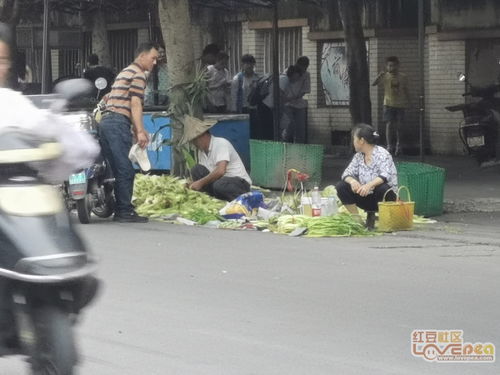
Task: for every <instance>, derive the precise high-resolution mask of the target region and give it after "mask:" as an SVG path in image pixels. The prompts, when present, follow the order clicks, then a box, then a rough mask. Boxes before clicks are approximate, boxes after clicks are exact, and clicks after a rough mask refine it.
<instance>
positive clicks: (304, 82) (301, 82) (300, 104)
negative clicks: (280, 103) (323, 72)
mask: <svg viewBox="0 0 500 375" xmlns="http://www.w3.org/2000/svg"><path fill="white" fill-rule="evenodd" d="M284 91H285V97H287V98H292V100H290V101H288V102H287V103H286V105H287V106H289V107H293V108H307V100H305V99H304V98H303V96H304V95H305V94H309V93H310V92H311V75H310V74H309V72H308V71H306V72H304V74H302V75H301V76H300V78H299V79H298V80H297V81H296V82H293V83H291V82H290V81H289V82H288V85H287V86H286V88H285V90H284Z"/></svg>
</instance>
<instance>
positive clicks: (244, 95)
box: [230, 55, 262, 139]
mask: <svg viewBox="0 0 500 375" xmlns="http://www.w3.org/2000/svg"><path fill="white" fill-rule="evenodd" d="M241 65H242V71H241V72H239V73H238V74H236V75H235V76H234V78H233V81H232V82H231V100H230V110H231V112H235V113H248V114H249V115H250V138H251V139H261V133H262V132H261V130H260V123H259V119H258V114H257V106H256V105H255V104H252V103H250V102H249V96H250V93H251V92H252V90H253V89H254V88H255V87H256V86H257V82H258V80H259V75H258V74H257V73H255V70H254V69H255V57H253V56H252V55H243V56H242V57H241Z"/></svg>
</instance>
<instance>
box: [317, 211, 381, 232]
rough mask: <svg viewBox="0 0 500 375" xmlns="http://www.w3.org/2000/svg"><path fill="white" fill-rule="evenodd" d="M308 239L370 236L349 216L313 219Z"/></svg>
mask: <svg viewBox="0 0 500 375" xmlns="http://www.w3.org/2000/svg"><path fill="white" fill-rule="evenodd" d="M307 229H308V231H307V237H340V236H370V235H373V234H374V233H373V232H369V231H367V230H366V228H365V227H364V226H363V224H361V223H359V222H358V221H356V219H354V218H353V217H352V216H351V215H349V214H338V215H334V216H325V217H314V218H311V219H310V220H309V222H308V226H307Z"/></svg>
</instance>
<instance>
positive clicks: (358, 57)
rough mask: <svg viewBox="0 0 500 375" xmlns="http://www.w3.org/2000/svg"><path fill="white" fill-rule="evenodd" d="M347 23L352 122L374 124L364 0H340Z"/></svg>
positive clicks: (344, 20) (342, 13)
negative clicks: (364, 21) (361, 13)
mask: <svg viewBox="0 0 500 375" xmlns="http://www.w3.org/2000/svg"><path fill="white" fill-rule="evenodd" d="M338 2H339V12H340V17H341V19H342V25H343V26H344V34H345V41H346V52H347V69H348V72H349V90H350V96H349V110H350V112H351V118H352V122H353V125H354V124H358V123H360V122H364V123H367V124H371V121H372V111H371V101H370V82H369V74H368V59H367V51H366V41H365V37H364V35H363V26H362V24H361V16H360V12H361V1H360V0H338Z"/></svg>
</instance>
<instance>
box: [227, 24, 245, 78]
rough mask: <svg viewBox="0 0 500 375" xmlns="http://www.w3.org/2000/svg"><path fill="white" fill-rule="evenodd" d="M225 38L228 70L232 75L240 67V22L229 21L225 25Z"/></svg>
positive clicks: (241, 49)
mask: <svg viewBox="0 0 500 375" xmlns="http://www.w3.org/2000/svg"><path fill="white" fill-rule="evenodd" d="M224 26H225V35H226V40H225V43H224V49H225V51H226V53H227V54H228V55H229V66H228V69H229V72H230V73H231V74H232V75H235V74H237V73H238V72H239V71H240V69H241V66H240V65H241V64H240V61H241V55H242V51H243V48H242V43H243V42H242V32H241V22H229V23H226V24H225V25H224Z"/></svg>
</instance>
